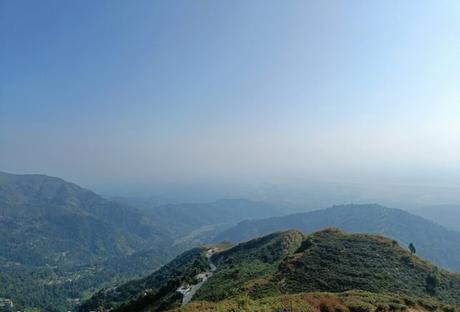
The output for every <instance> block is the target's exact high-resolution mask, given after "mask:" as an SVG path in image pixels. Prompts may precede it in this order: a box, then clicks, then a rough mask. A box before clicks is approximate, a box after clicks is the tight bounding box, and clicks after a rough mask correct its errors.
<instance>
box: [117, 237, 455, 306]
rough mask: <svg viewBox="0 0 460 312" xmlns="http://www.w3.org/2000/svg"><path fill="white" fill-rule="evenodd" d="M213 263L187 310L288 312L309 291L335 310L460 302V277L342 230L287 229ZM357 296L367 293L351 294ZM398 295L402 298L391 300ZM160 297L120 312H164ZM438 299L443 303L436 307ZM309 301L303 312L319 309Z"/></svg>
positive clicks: (386, 242) (392, 244)
mask: <svg viewBox="0 0 460 312" xmlns="http://www.w3.org/2000/svg"><path fill="white" fill-rule="evenodd" d="M211 260H212V262H213V263H215V264H216V265H217V267H218V269H217V271H216V272H215V273H214V275H213V276H212V277H210V278H209V280H208V281H207V282H206V283H205V284H204V285H203V286H202V287H201V288H200V289H199V290H198V292H197V293H196V295H195V296H194V297H193V300H192V303H191V304H190V307H183V308H182V311H189V310H187V309H190V311H193V309H194V308H196V309H198V310H200V309H201V310H200V311H206V310H209V311H270V309H271V308H273V309H274V310H273V311H285V310H283V309H284V308H285V306H282V305H281V306H279V305H277V304H278V303H277V302H278V301H279V300H284V299H286V298H290V299H286V300H288V301H289V300H291V299H292V300H294V299H295V298H297V299H299V298H304V297H302V296H301V295H299V296H297V297H296V296H285V295H289V294H300V293H310V294H308V295H305V296H307V297H308V296H312V294H311V293H314V292H318V291H320V292H333V293H338V294H336V295H331V296H333V297H334V296H335V297H334V298H339V299H340V300H339V301H340V302H341V305H342V306H343V307H342V308H343V309H342V310H337V311H351V312H367V311H370V312H374V311H376V310H375V309H377V308H378V309H379V310H377V311H399V310H401V311H402V310H405V309H407V308H411V309H421V311H422V310H423V309H426V310H429V311H434V310H436V309H437V308H439V307H441V308H443V309H444V308H445V309H447V310H446V311H451V308H449V307H447V305H449V304H451V305H456V306H458V305H460V275H458V274H452V273H449V272H447V271H445V270H442V269H439V268H437V267H435V266H433V265H432V264H431V263H429V262H427V261H424V260H422V259H420V258H418V257H417V256H415V255H411V254H410V252H409V251H407V250H405V249H403V248H401V247H400V246H399V245H398V243H397V242H396V241H394V240H391V239H388V238H385V237H382V236H375V235H367V234H346V233H345V232H342V231H341V230H338V229H326V230H323V231H320V232H316V233H313V234H311V235H308V236H304V235H303V234H302V233H300V232H298V231H294V230H290V231H286V232H279V233H273V234H270V235H267V236H264V237H260V238H257V239H254V240H251V241H248V242H245V243H241V244H239V245H238V246H235V247H233V248H230V249H228V250H226V251H223V252H220V253H217V254H215V255H214V256H213V257H212V258H211ZM177 285H178V284H175V285H174V287H176V286H177ZM171 290H172V289H171ZM171 290H170V291H169V294H172V292H171ZM357 291H359V292H358V293H359V294H365V296H364V295H363V296H362V298H357V299H356V298H355V297H353V296H352V295H350V294H356V293H357ZM340 293H345V294H342V295H341V294H340ZM394 293H395V294H397V295H391V294H394ZM386 294H389V295H388V297H386V296H387V295H386ZM321 296H323V295H321ZM350 296H351V297H350ZM360 296H361V295H360ZM358 297H359V296H358ZM156 298H157V297H155V296H151V297H149V298H147V297H145V299H144V300H143V301H142V302H141V301H139V300H137V301H136V302H135V303H136V304H135V305H134V304H133V303H131V304H130V303H128V304H126V305H124V308H123V310H120V311H163V310H164V309H166V306H165V305H162V306H159V305H158V304H157V301H156ZM283 298H284V299H283ZM350 298H355V299H356V300H354V299H353V300H354V301H353V300H351V299H350ZM395 298H399V299H395ZM401 298H405V299H404V300H403V299H401ZM297 299H295V300H297ZM299 300H300V301H302V300H304V299H299ZM394 300H396V301H394ZM401 300H402V301H401ZM437 301H439V302H443V304H439V303H434V302H437ZM159 302H162V300H160V301H159ZM169 302H171V301H169ZM173 302H174V304H169V305H167V308H171V307H174V306H175V305H177V304H178V300H177V299H176V301H173ZM422 302H423V304H422ZM275 303H276V304H275ZM305 304H306V305H304V308H305V309H306V310H298V311H314V310H311V306H310V305H309V303H308V302H306V303H305ZM430 305H431V308H430ZM241 307H245V308H244V309H243V308H241ZM264 307H265V308H267V309H265V310H264ZM269 307H270V309H269ZM232 309H233V310H232ZM276 309H281V310H276ZM286 311H291V310H286ZM293 311H294V310H293ZM321 311H322V312H324V311H327V310H324V311H323V310H321ZM331 311H334V312H336V310H331Z"/></svg>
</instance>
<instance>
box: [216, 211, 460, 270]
mask: <svg viewBox="0 0 460 312" xmlns="http://www.w3.org/2000/svg"><path fill="white" fill-rule="evenodd" d="M331 226H333V227H338V228H341V229H343V230H345V231H348V232H355V233H373V234H379V235H384V236H388V237H390V238H393V239H396V240H397V241H398V242H399V243H400V244H402V245H406V246H407V245H408V244H409V243H410V242H413V243H414V244H415V246H417V254H418V255H420V256H422V257H424V258H426V259H429V260H430V261H433V262H434V263H435V264H437V265H440V266H442V267H444V268H447V269H449V270H452V271H460V233H459V232H455V231H450V230H447V229H445V228H444V227H442V226H440V225H438V224H435V223H433V222H431V221H428V220H426V219H423V218H421V217H418V216H415V215H412V214H410V213H407V212H405V211H403V210H400V209H392V208H386V207H382V206H379V205H341V206H335V207H332V208H329V209H324V210H317V211H312V212H307V213H299V214H293V215H288V216H283V217H273V218H267V219H261V220H249V221H243V222H241V223H239V224H238V225H236V226H235V227H233V228H230V229H228V230H226V231H224V232H223V233H221V234H220V235H218V236H217V238H216V240H229V241H232V242H240V241H245V240H249V239H252V238H255V237H258V236H262V235H266V234H268V233H272V232H274V231H282V230H287V229H298V230H300V231H302V232H304V233H311V232H314V231H318V230H321V229H324V228H326V227H331Z"/></svg>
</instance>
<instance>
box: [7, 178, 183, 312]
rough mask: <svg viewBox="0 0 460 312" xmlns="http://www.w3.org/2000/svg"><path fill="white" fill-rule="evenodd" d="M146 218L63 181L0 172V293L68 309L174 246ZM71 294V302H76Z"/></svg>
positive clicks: (167, 255)
mask: <svg viewBox="0 0 460 312" xmlns="http://www.w3.org/2000/svg"><path fill="white" fill-rule="evenodd" d="M171 245H172V240H171V239H170V238H169V235H168V233H167V231H165V230H164V229H162V227H161V226H159V225H158V223H157V222H156V221H155V220H154V219H153V218H151V217H147V216H145V215H144V214H143V213H141V212H140V211H138V210H136V209H134V208H131V207H127V206H124V205H121V204H117V203H113V202H110V201H108V200H105V199H104V198H102V197H100V196H98V195H97V194H94V193H93V192H91V191H89V190H86V189H83V188H81V187H79V186H77V185H75V184H72V183H68V182H66V181H64V180H61V179H58V178H53V177H48V176H43V175H12V174H6V173H1V172H0V297H2V298H11V299H13V302H14V303H15V307H16V308H17V309H25V308H26V307H36V308H41V309H45V310H46V311H67V310H68V309H69V308H70V307H71V306H72V304H73V303H74V302H75V301H76V299H79V298H82V297H84V296H85V295H86V294H87V293H88V292H91V291H94V289H96V288H98V287H101V285H104V284H107V283H110V282H114V281H116V280H124V279H131V278H133V277H136V276H139V275H143V274H146V273H147V272H151V270H154V269H156V268H158V267H159V266H160V265H161V264H163V263H165V262H166V261H168V260H170V259H171V258H172V256H173V255H175V254H176V253H177V252H178V250H177V249H178V248H171V247H170V246H171ZM74 299H75V300H74Z"/></svg>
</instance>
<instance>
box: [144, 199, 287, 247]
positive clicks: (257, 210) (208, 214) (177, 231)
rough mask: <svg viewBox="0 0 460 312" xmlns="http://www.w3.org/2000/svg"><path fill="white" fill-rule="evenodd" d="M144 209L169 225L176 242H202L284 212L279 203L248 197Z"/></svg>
mask: <svg viewBox="0 0 460 312" xmlns="http://www.w3.org/2000/svg"><path fill="white" fill-rule="evenodd" d="M145 211H146V212H147V213H148V214H150V215H152V216H154V217H155V218H156V219H158V220H161V222H162V224H167V225H168V230H169V231H170V232H171V235H172V237H174V238H175V240H176V243H196V244H198V243H203V242H206V241H209V240H212V239H213V238H214V237H215V235H217V234H218V233H220V232H222V231H223V230H225V229H227V228H229V227H231V226H233V225H235V224H237V223H238V222H241V221H243V220H250V219H260V218H267V217H273V216H280V215H282V211H281V210H280V209H277V207H276V206H274V205H271V204H268V203H264V202H258V201H252V200H247V199H221V200H217V201H214V202H209V203H184V204H169V205H162V206H156V207H151V208H149V209H145Z"/></svg>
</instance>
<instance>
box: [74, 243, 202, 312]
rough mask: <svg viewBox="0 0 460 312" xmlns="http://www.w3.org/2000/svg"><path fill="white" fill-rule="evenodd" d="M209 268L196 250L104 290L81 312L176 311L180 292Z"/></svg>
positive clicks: (86, 303)
mask: <svg viewBox="0 0 460 312" xmlns="http://www.w3.org/2000/svg"><path fill="white" fill-rule="evenodd" d="M208 268H209V263H208V259H207V258H206V257H205V255H204V251H203V250H202V249H200V248H194V249H191V250H189V251H187V252H184V253H183V254H181V255H179V256H177V257H176V258H175V259H174V260H172V261H171V262H170V263H168V264H167V265H165V266H163V267H161V268H160V269H159V270H157V271H156V272H154V273H152V274H150V275H149V276H147V277H144V278H142V279H138V280H132V281H129V282H127V283H125V284H122V285H120V286H117V287H111V288H108V289H103V290H101V291H99V292H98V293H96V294H95V295H94V296H92V297H91V299H89V300H88V301H87V302H85V303H84V304H83V305H82V306H80V307H79V310H80V311H90V310H97V309H110V308H118V309H117V310H118V311H140V310H141V309H140V307H141V306H142V307H148V306H150V305H155V307H156V308H161V309H162V310H164V309H165V307H172V306H174V305H177V304H179V303H180V301H179V300H180V297H178V296H176V294H175V291H176V289H177V288H178V287H179V286H180V285H181V284H182V283H185V282H188V283H191V282H192V281H194V278H195V276H196V275H197V274H198V273H201V272H203V271H206V270H207V269H208Z"/></svg>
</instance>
